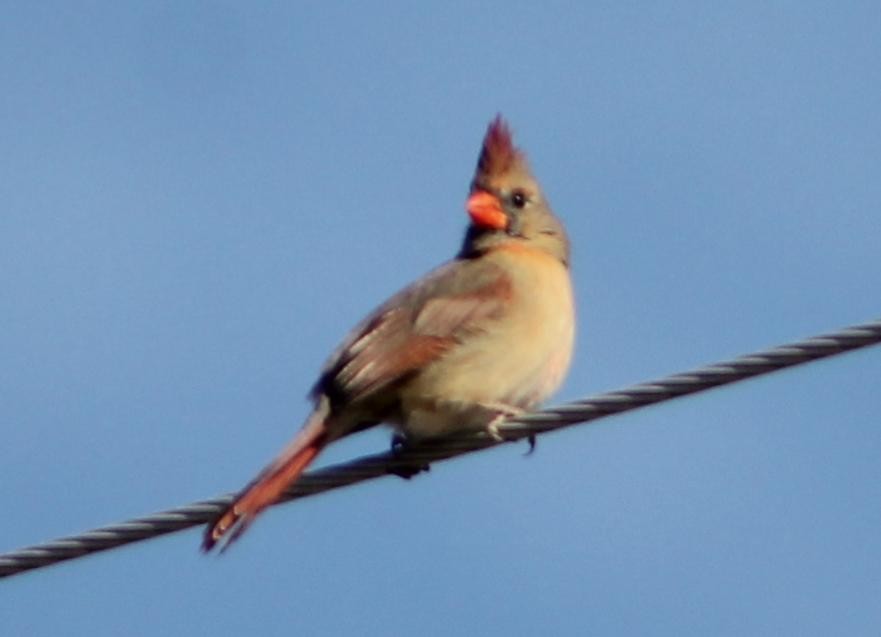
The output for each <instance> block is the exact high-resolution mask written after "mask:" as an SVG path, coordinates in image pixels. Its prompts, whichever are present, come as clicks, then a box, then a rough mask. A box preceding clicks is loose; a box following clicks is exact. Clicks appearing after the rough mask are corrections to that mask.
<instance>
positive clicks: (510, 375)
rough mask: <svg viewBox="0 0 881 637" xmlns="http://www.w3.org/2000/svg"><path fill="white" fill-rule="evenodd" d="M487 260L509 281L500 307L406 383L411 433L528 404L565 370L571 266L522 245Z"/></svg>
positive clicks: (571, 322) (571, 328)
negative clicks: (486, 409) (490, 408)
mask: <svg viewBox="0 0 881 637" xmlns="http://www.w3.org/2000/svg"><path fill="white" fill-rule="evenodd" d="M484 258H487V259H491V260H493V261H495V262H496V264H497V265H498V266H500V267H501V269H502V271H503V272H504V273H505V276H507V277H508V279H509V282H510V286H509V288H508V292H507V294H508V298H507V299H506V301H505V309H504V311H503V312H502V313H501V314H500V315H499V316H498V317H495V318H493V319H488V320H487V321H485V322H484V323H483V324H482V325H480V326H479V329H475V330H471V331H469V333H467V334H465V335H463V336H462V338H461V339H460V341H459V343H457V345H456V346H455V347H453V348H452V349H451V350H450V351H449V352H448V353H446V354H445V355H444V356H443V357H442V358H440V359H439V360H437V361H436V362H434V363H432V364H431V365H429V366H428V367H426V368H425V369H424V370H422V371H421V372H420V373H419V374H418V375H416V376H415V377H414V378H413V379H412V380H411V381H410V382H409V383H408V384H407V386H405V387H404V388H403V391H402V394H401V398H402V401H401V407H402V410H401V411H402V422H400V423H398V424H399V426H400V427H401V428H402V429H403V430H404V431H405V432H406V433H407V434H409V435H415V436H436V435H442V434H444V433H447V431H448V430H453V429H456V428H458V427H461V426H462V425H463V424H467V423H463V422H462V421H463V418H469V417H471V418H473V417H474V414H475V413H481V411H482V410H475V409H474V407H475V406H480V405H506V406H510V407H514V408H517V409H530V408H532V407H534V406H535V405H537V404H538V403H540V402H542V401H543V400H545V399H546V398H548V396H550V395H551V394H552V393H553V392H554V391H555V390H556V389H557V388H558V387H559V386H560V384H561V383H562V381H563V378H564V376H565V374H566V372H567V371H568V368H569V363H570V360H571V355H572V347H573V343H574V335H575V311H574V303H573V298H572V287H571V282H570V278H569V272H568V269H567V268H566V267H565V266H564V265H563V264H562V263H561V262H560V261H558V260H557V259H554V258H552V257H550V256H549V255H547V254H545V253H543V252H540V251H537V250H531V249H529V248H521V247H519V246H517V247H516V248H507V249H506V248H500V249H496V250H494V251H493V253H491V254H489V255H486V256H485V257H484ZM483 424H486V423H475V426H481V425H483Z"/></svg>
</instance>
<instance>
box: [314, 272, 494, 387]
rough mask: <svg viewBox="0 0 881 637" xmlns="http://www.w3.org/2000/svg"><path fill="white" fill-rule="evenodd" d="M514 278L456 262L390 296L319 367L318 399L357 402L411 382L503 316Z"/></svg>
mask: <svg viewBox="0 0 881 637" xmlns="http://www.w3.org/2000/svg"><path fill="white" fill-rule="evenodd" d="M510 294H511V281H510V279H509V278H508V277H507V276H506V274H505V272H504V271H503V270H502V268H500V267H499V266H497V265H495V264H493V263H489V262H486V261H484V260H481V259H457V260H455V261H451V262H449V263H447V264H445V265H443V266H441V267H440V268H438V269H437V270H435V271H433V272H431V273H430V274H429V275H428V276H427V277H425V278H424V279H421V280H420V281H419V282H418V283H416V284H413V285H411V286H410V287H407V288H405V289H403V290H402V291H400V292H399V293H398V294H396V295H395V296H393V297H392V298H390V299H389V300H388V301H387V302H386V303H384V304H383V305H381V306H380V307H379V308H377V309H376V310H375V311H374V312H372V313H371V314H370V315H369V316H368V317H367V318H366V319H365V320H364V321H363V322H362V323H361V324H360V325H358V326H357V327H356V328H355V329H354V330H353V331H352V333H351V334H350V335H349V336H348V338H347V339H346V340H344V341H343V343H342V345H340V347H339V348H338V349H337V351H336V352H335V353H334V354H333V355H332V356H331V357H330V359H329V360H328V361H327V363H326V364H325V366H324V369H323V370H322V375H321V378H320V379H319V381H318V383H317V384H316V386H315V388H314V389H313V395H315V396H317V395H320V394H326V395H329V396H330V397H331V398H332V399H333V398H340V399H343V398H344V399H345V400H347V401H357V400H362V399H369V398H370V397H371V396H372V395H375V394H376V393H377V392H380V391H382V390H383V389H385V388H387V387H390V386H393V385H395V384H396V383H398V382H401V381H403V380H405V379H407V378H408V377H409V376H410V375H412V374H413V373H415V372H417V371H418V370H420V369H422V368H423V367H425V366H426V365H428V364H429V363H431V362H432V361H434V360H436V359H438V358H440V357H441V356H443V355H444V353H446V352H447V351H448V350H449V349H450V348H452V347H454V346H455V345H456V344H457V343H459V342H461V340H462V339H464V338H466V337H467V336H469V335H470V334H473V333H476V332H480V331H482V330H484V329H485V328H486V325H487V323H488V322H491V321H493V320H498V319H499V318H501V316H502V314H503V312H504V308H505V307H506V301H507V300H508V299H509V298H510Z"/></svg>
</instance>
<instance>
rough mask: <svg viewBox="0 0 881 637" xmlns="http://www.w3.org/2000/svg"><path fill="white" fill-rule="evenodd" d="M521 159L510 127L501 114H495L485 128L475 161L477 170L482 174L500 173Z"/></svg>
mask: <svg viewBox="0 0 881 637" xmlns="http://www.w3.org/2000/svg"><path fill="white" fill-rule="evenodd" d="M520 159H521V153H520V150H519V149H518V148H517V147H515V146H514V142H513V140H512V139H511V129H510V128H509V127H508V123H507V122H506V121H505V120H504V119H503V118H502V116H501V115H496V117H495V119H493V121H491V122H490V124H489V127H488V128H487V129H486V135H485V136H484V138H483V148H482V149H481V151H480V160H479V161H478V162H477V170H478V172H480V173H482V174H484V175H500V174H502V173H505V172H507V170H508V169H509V168H510V167H511V165H512V164H513V163H514V162H516V161H518V160H520Z"/></svg>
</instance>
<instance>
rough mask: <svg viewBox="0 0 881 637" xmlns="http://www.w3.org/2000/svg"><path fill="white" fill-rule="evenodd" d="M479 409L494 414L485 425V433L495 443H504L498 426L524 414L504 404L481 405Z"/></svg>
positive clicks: (516, 408) (517, 408)
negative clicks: (481, 408)
mask: <svg viewBox="0 0 881 637" xmlns="http://www.w3.org/2000/svg"><path fill="white" fill-rule="evenodd" d="M481 407H483V408H484V409H486V410H487V411H493V412H495V414H496V415H495V416H494V417H493V419H492V420H490V421H489V424H487V425H486V433H487V434H488V435H489V437H490V438H492V439H493V440H495V441H496V442H505V438H504V436H502V433H501V432H500V431H499V425H501V424H502V423H503V422H505V421H506V420H507V419H508V418H515V417H517V416H520V415H522V414H523V413H524V412H523V410H522V409H520V408H519V407H514V406H513V405H506V404H504V403H483V404H481ZM533 446H534V445H533Z"/></svg>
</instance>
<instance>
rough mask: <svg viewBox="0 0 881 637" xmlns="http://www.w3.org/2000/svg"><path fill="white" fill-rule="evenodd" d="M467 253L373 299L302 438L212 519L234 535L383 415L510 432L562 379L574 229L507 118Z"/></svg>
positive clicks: (336, 361) (416, 425)
mask: <svg viewBox="0 0 881 637" xmlns="http://www.w3.org/2000/svg"><path fill="white" fill-rule="evenodd" d="M466 209H467V211H468V215H469V217H470V219H471V223H470V225H469V226H468V229H467V231H466V233H465V239H464V241H463V243H462V247H461V249H460V250H459V253H458V254H457V255H456V257H455V258H454V259H453V260H452V261H449V262H448V263H445V264H444V265H441V266H440V267H439V268H437V269H435V270H434V271H432V272H430V273H428V274H427V275H425V276H424V277H422V278H421V279H418V280H417V281H415V282H414V283H412V284H411V285H409V286H408V287H406V288H404V289H403V290H401V291H400V292H398V293H397V294H395V295H394V296H392V297H391V298H390V299H389V300H388V301H386V302H385V303H383V304H382V305H380V306H379V307H378V308H377V309H375V310H374V311H373V312H371V313H370V314H369V315H368V316H367V317H366V318H365V319H364V320H363V321H362V322H361V323H360V324H358V325H357V326H356V327H355V328H354V329H353V330H352V331H351V333H350V334H349V335H348V337H346V338H345V339H344V340H343V342H342V344H341V345H340V346H339V347H338V348H337V350H336V351H335V352H334V353H333V354H332V355H331V357H330V358H329V359H328V361H327V363H325V365H324V368H323V369H322V370H321V375H320V376H319V377H318V381H317V382H316V383H315V386H314V387H313V388H312V392H311V394H310V397H311V399H312V402H313V404H314V409H313V411H312V413H311V415H310V416H309V417H308V418H307V419H306V422H305V424H304V425H303V427H302V428H301V429H300V431H299V433H298V434H297V435H296V436H295V437H294V439H293V440H292V441H291V442H290V443H289V444H288V445H287V447H285V448H284V449H283V450H282V451H281V453H280V454H279V455H278V457H276V458H275V460H273V461H272V462H271V463H269V465H267V466H266V467H265V468H264V469H263V470H262V471H261V472H260V473H259V474H258V475H257V477H256V478H254V480H253V481H252V482H251V483H249V484H248V485H247V486H246V487H245V488H244V489H243V490H242V491H241V492H240V493H239V494H238V495H237V496H236V498H235V499H234V500H233V502H232V504H230V505H229V507H228V508H227V509H226V510H225V511H223V512H222V513H221V514H220V515H219V516H218V517H217V518H216V519H215V521H214V522H212V523H211V524H210V525H209V526H208V528H207V530H206V531H205V536H204V541H203V544H202V547H203V549H204V550H206V551H208V550H211V548H212V547H214V546H215V545H216V544H217V542H218V541H220V540H222V539H225V540H226V544H225V546H228V545H229V543H230V542H232V541H234V540H235V539H236V538H238V537H239V536H240V535H241V534H242V533H243V532H244V531H245V529H247V528H248V526H249V525H250V524H251V522H253V521H254V518H255V517H256V516H257V515H258V514H259V513H260V512H261V511H262V510H263V509H265V508H266V507H267V506H269V505H271V504H272V503H274V502H275V501H276V500H278V499H279V497H281V495H282V494H283V493H284V491H285V490H286V489H287V488H288V487H289V486H290V485H291V484H293V483H294V482H295V481H296V480H297V478H298V477H299V476H300V475H301V474H302V473H303V471H304V470H305V469H306V467H307V466H308V465H309V464H310V463H311V462H312V461H313V460H314V459H315V457H316V456H318V454H319V453H320V452H321V450H322V449H324V448H325V447H326V446H327V445H328V444H330V443H332V442H333V441H335V440H337V439H339V438H342V437H343V436H346V435H349V434H351V433H354V432H356V431H360V430H362V429H365V428H366V427H370V426H373V425H377V424H380V423H387V424H389V425H392V426H393V427H394V428H395V429H396V430H397V432H398V434H399V435H400V436H403V438H404V439H405V440H408V439H409V440H412V439H423V438H431V437H440V436H445V435H449V434H454V433H457V432H460V431H466V430H470V429H474V428H485V429H487V430H488V431H489V432H490V433H491V434H493V435H494V436H498V430H497V425H498V424H499V423H500V421H501V420H504V418H506V417H509V416H512V415H516V414H518V413H521V412H522V411H524V410H527V409H531V408H532V407H535V406H536V405H537V404H539V403H540V402H542V401H543V400H545V399H546V398H548V396H549V395H550V394H551V393H553V392H554V391H555V390H556V389H557V388H558V387H559V385H560V383H561V382H562V381H563V377H564V376H565V374H566V372H567V370H568V368H569V361H570V358H571V355H572V346H573V340H574V332H575V311H574V304H573V299H572V287H571V282H570V278H569V240H568V238H567V236H566V231H565V230H564V228H563V225H562V223H561V222H560V220H559V219H557V217H556V216H554V214H553V212H551V209H550V207H549V206H548V202H547V200H546V199H545V197H544V195H543V194H542V191H541V188H540V187H539V185H538V182H537V181H536V179H535V178H534V177H533V176H532V173H531V172H530V169H529V166H528V165H527V162H526V158H525V156H524V154H523V152H522V151H521V150H520V149H518V148H517V147H515V146H514V144H513V141H512V139H511V132H510V129H509V128H508V125H507V124H506V123H505V121H504V120H503V119H502V118H501V116H497V117H496V118H495V119H494V120H493V121H492V122H491V123H490V125H489V128H488V129H487V132H486V136H485V137H484V139H483V146H482V148H481V151H480V157H479V159H478V162H477V169H476V171H475V174H474V179H473V180H472V182H471V190H470V194H469V196H468V200H467V202H466Z"/></svg>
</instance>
